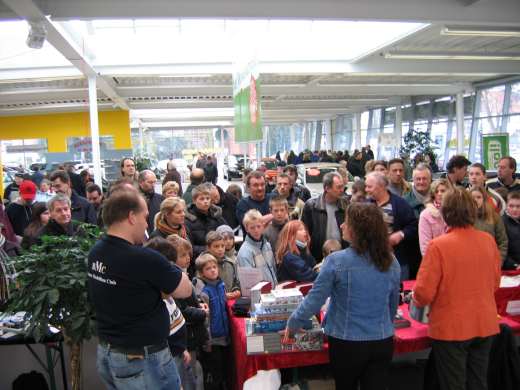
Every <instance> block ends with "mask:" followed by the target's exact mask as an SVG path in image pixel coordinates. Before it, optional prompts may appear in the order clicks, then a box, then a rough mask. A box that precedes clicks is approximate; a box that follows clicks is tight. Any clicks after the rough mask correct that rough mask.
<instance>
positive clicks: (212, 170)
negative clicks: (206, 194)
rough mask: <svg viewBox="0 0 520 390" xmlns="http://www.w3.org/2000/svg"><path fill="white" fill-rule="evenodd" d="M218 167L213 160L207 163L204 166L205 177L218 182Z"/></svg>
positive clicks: (212, 181) (207, 179) (214, 182)
mask: <svg viewBox="0 0 520 390" xmlns="http://www.w3.org/2000/svg"><path fill="white" fill-rule="evenodd" d="M217 177H218V169H217V166H216V165H215V164H213V162H211V163H208V164H206V166H205V167H204V178H205V180H206V181H209V182H211V183H213V184H216V183H217Z"/></svg>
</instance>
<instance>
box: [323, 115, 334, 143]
mask: <svg viewBox="0 0 520 390" xmlns="http://www.w3.org/2000/svg"><path fill="white" fill-rule="evenodd" d="M331 122H332V121H331V120H330V119H326V120H324V121H323V126H324V128H323V133H324V134H325V149H326V150H330V149H332V123H331Z"/></svg>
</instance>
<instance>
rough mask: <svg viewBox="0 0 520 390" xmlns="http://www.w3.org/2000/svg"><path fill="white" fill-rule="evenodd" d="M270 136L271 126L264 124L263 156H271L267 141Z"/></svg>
mask: <svg viewBox="0 0 520 390" xmlns="http://www.w3.org/2000/svg"><path fill="white" fill-rule="evenodd" d="M268 137H269V126H264V129H263V131H262V157H269V150H268V149H267V142H268Z"/></svg>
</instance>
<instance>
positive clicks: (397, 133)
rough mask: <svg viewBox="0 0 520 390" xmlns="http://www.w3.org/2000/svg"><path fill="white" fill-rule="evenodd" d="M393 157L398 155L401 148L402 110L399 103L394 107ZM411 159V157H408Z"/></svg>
mask: <svg viewBox="0 0 520 390" xmlns="http://www.w3.org/2000/svg"><path fill="white" fill-rule="evenodd" d="M394 126H395V127H394V142H395V148H394V156H398V155H399V148H400V147H401V142H402V139H403V110H402V108H401V103H399V104H398V105H397V106H396V107H395V125H394ZM410 157H411V156H410Z"/></svg>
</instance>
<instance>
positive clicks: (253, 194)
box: [236, 171, 273, 231]
mask: <svg viewBox="0 0 520 390" xmlns="http://www.w3.org/2000/svg"><path fill="white" fill-rule="evenodd" d="M246 185H247V188H248V190H249V196H246V197H244V198H242V199H240V201H239V202H238V204H237V211H236V214H237V219H238V221H239V222H240V225H241V226H242V229H243V225H242V220H243V219H244V215H245V214H246V213H247V212H248V211H249V210H253V209H255V210H258V211H260V213H261V214H262V215H263V216H264V217H263V220H262V221H263V223H264V226H266V225H267V224H268V223H269V222H271V220H272V219H273V216H272V214H271V212H270V211H269V200H270V199H271V197H270V196H268V195H267V194H266V190H265V176H264V174H263V173H262V172H260V171H253V172H251V173H250V174H249V175H247V179H246ZM243 230H244V229H243ZM244 231H245V230H244Z"/></svg>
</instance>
